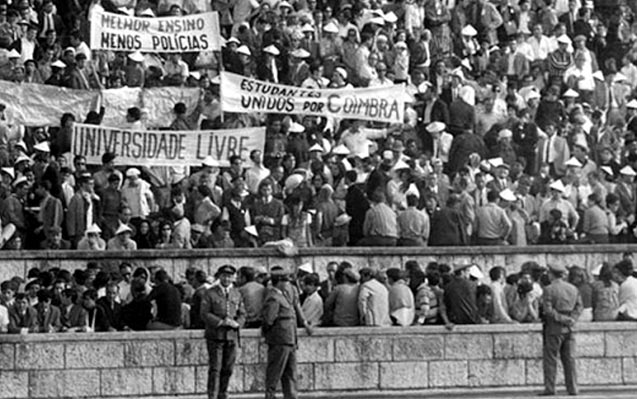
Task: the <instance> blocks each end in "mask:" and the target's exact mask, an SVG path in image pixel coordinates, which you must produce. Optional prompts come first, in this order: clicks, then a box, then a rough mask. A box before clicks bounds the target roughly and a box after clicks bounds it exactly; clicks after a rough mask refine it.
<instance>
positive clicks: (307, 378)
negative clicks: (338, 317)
mask: <svg viewBox="0 0 637 399" xmlns="http://www.w3.org/2000/svg"><path fill="white" fill-rule="evenodd" d="M635 329H637V324H636V323H590V324H585V325H584V324H582V325H581V326H580V327H579V332H578V334H577V348H578V359H577V368H578V373H579V381H580V384H581V385H615V386H619V385H631V384H637V367H636V366H637V364H636V362H637V360H636V356H637V334H635ZM241 344H242V347H241V354H240V356H239V359H238V364H237V366H236V368H235V373H234V375H233V377H232V381H231V390H232V391H233V392H243V393H257V392H262V391H263V381H264V370H265V365H264V362H265V360H266V346H265V344H264V342H263V341H262V339H261V338H260V337H259V336H258V332H257V331H256V330H246V331H244V332H243V333H242V340H241ZM541 356H542V338H541V327H540V325H537V324H536V325H493V326H489V325H483V326H458V327H456V329H455V330H454V331H453V332H448V331H446V330H445V329H444V328H442V327H409V328H398V327H396V328H334V329H318V330H317V331H316V333H315V334H314V335H313V336H311V337H308V336H306V335H303V333H301V336H300V337H299V350H298V361H299V366H298V371H299V377H300V378H299V387H300V389H301V390H302V391H306V392H311V391H322V392H325V391H333V392H335V391H340V392H343V391H348V390H356V391H364V390H369V391H379V390H381V391H384V390H409V389H419V390H422V389H451V388H467V387H522V386H539V385H541V383H542V360H541ZM559 373H561V371H559ZM206 378H207V352H206V348H205V342H204V340H203V333H202V332H201V331H177V332H139V333H104V334H75V333H73V334H71V333H69V334H51V335H28V336H7V335H4V336H0V398H56V397H65V398H73V397H86V398H105V397H111V396H112V397H131V398H132V397H135V398H138V397H144V396H153V397H161V396H165V397H169V396H170V397H172V396H174V395H182V394H184V395H197V394H200V395H201V394H204V393H205V390H206ZM562 381H563V377H562V376H561V375H558V382H560V383H562ZM202 397H203V396H202Z"/></svg>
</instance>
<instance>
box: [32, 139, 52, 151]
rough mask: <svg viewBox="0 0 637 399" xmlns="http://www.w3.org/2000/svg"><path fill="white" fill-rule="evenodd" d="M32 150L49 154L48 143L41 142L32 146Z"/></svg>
mask: <svg viewBox="0 0 637 399" xmlns="http://www.w3.org/2000/svg"><path fill="white" fill-rule="evenodd" d="M33 149H34V150H36V151H40V152H47V153H48V152H51V147H49V142H48V141H42V142H40V143H38V144H36V145H34V146H33Z"/></svg>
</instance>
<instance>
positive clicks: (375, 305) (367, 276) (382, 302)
mask: <svg viewBox="0 0 637 399" xmlns="http://www.w3.org/2000/svg"><path fill="white" fill-rule="evenodd" d="M360 276H361V285H360V289H359V292H358V313H359V315H360V317H361V325H363V326H379V327H386V326H391V319H390V317H389V291H388V290H387V287H385V285H384V284H382V283H381V282H380V281H378V279H377V278H376V271H375V270H373V269H371V268H369V267H365V268H362V269H361V271H360Z"/></svg>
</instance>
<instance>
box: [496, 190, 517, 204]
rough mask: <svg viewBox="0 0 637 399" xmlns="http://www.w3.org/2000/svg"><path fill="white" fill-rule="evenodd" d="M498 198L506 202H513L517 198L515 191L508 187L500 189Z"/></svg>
mask: <svg viewBox="0 0 637 399" xmlns="http://www.w3.org/2000/svg"><path fill="white" fill-rule="evenodd" d="M500 198H501V199H503V200H505V201H508V202H513V201H515V200H516V199H517V197H516V196H515V193H514V192H513V191H511V190H510V189H508V188H505V189H504V190H502V191H500Z"/></svg>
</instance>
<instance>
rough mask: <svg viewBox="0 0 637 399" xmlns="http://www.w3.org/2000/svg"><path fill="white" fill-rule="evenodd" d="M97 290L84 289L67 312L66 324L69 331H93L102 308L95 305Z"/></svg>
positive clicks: (100, 315)
mask: <svg viewBox="0 0 637 399" xmlns="http://www.w3.org/2000/svg"><path fill="white" fill-rule="evenodd" d="M96 301H97V291H95V290H86V291H84V293H83V294H82V296H81V297H80V299H79V300H78V302H77V303H75V304H74V305H73V306H72V307H71V310H70V311H69V314H68V318H67V320H68V324H69V330H70V331H76V332H95V331H97V330H96V329H95V327H96V325H99V324H98V319H100V318H101V317H103V316H102V310H101V309H99V308H98V307H97V305H96Z"/></svg>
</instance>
